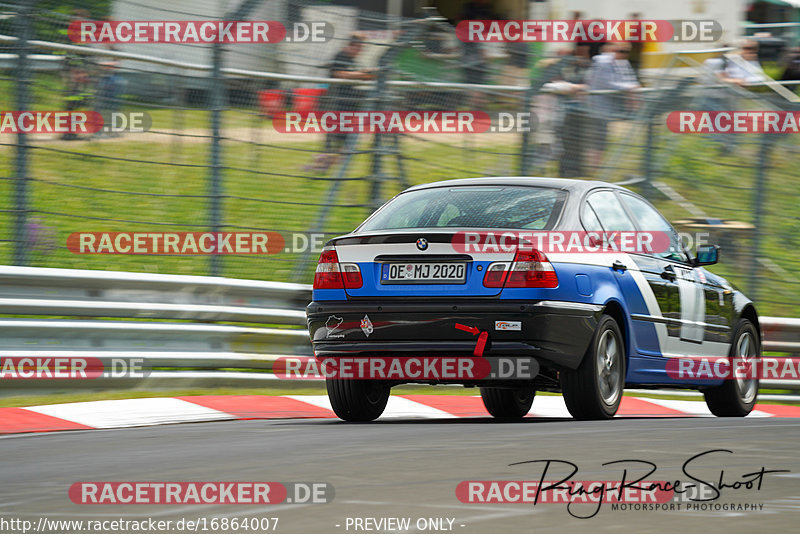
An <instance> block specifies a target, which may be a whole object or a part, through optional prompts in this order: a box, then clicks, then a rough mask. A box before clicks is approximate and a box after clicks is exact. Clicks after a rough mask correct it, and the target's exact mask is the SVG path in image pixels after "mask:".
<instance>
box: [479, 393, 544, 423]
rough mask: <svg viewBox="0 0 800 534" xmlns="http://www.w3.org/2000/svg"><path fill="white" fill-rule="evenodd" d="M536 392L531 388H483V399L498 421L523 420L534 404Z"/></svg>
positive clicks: (487, 409)
mask: <svg viewBox="0 0 800 534" xmlns="http://www.w3.org/2000/svg"><path fill="white" fill-rule="evenodd" d="M535 396H536V390H535V389H533V388H532V387H531V388H513V389H512V388H481V399H483V405H484V406H485V407H486V411H488V412H489V413H490V414H492V416H494V417H496V418H498V419H522V418H523V417H525V416H526V415H527V414H528V412H529V411H531V405H532V404H533V398H534V397H535Z"/></svg>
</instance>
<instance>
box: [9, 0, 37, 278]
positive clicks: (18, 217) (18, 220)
mask: <svg viewBox="0 0 800 534" xmlns="http://www.w3.org/2000/svg"><path fill="white" fill-rule="evenodd" d="M34 2H35V0H24V1H23V2H21V5H20V10H19V13H18V16H17V21H16V22H17V24H16V30H17V37H18V38H19V40H18V41H17V46H16V47H15V48H16V52H17V68H16V73H15V78H16V80H17V83H16V107H17V110H19V111H24V110H27V109H30V107H31V106H30V96H29V95H30V81H31V80H30V74H31V73H30V65H29V64H28V40H29V39H30V38H31V8H32V7H33V3H34ZM28 204H29V199H28V139H27V136H26V134H25V132H23V131H20V132H19V133H17V145H16V169H15V172H14V211H15V217H14V258H13V261H14V265H28V261H29V256H28V250H27V247H28V243H27V234H28V210H29V205H28Z"/></svg>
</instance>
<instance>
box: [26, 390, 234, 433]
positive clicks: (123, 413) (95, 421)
mask: <svg viewBox="0 0 800 534" xmlns="http://www.w3.org/2000/svg"><path fill="white" fill-rule="evenodd" d="M24 409H25V410H30V411H32V412H36V413H40V414H44V415H49V416H51V417H58V418H59V419H65V420H67V421H72V422H74V423H79V424H81V425H86V426H90V427H94V428H122V427H131V426H150V425H163V424H167V423H189V422H195V421H220V420H226V419H236V417H235V416H233V415H231V414H228V413H225V412H220V411H219V410H213V409H211V408H206V407H204V406H200V405H199V404H194V403H192V402H186V401H184V400H181V399H174V398H169V397H162V398H148V399H127V400H105V401H91V402H78V403H72V404H50V405H47V406H34V407H31V408H24Z"/></svg>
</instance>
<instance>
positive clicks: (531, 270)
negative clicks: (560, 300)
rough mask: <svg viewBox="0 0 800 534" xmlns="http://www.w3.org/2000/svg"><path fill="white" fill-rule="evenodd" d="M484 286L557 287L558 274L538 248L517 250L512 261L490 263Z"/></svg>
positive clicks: (484, 278)
mask: <svg viewBox="0 0 800 534" xmlns="http://www.w3.org/2000/svg"><path fill="white" fill-rule="evenodd" d="M483 285H484V287H502V288H509V287H545V288H547V287H557V286H558V276H556V271H555V269H553V265H552V264H551V263H550V261H549V260H548V259H547V256H545V255H544V254H543V253H542V252H540V251H538V250H531V251H525V252H523V251H517V254H516V256H514V261H513V262H512V263H510V264H509V263H508V262H497V263H492V264H490V265H489V268H488V269H486V274H485V275H484V277H483Z"/></svg>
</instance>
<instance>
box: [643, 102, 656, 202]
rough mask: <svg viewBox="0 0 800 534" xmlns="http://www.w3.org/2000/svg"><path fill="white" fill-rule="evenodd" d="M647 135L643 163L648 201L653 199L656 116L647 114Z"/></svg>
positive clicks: (645, 195) (644, 185)
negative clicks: (654, 123)
mask: <svg viewBox="0 0 800 534" xmlns="http://www.w3.org/2000/svg"><path fill="white" fill-rule="evenodd" d="M645 120H646V121H647V133H646V135H645V146H644V158H643V161H642V174H643V175H644V184H643V188H642V189H643V191H642V192H643V193H644V197H645V198H647V199H652V197H653V153H654V151H655V128H654V125H653V121H654V120H655V116H654V115H650V114H647V116H646V119H645Z"/></svg>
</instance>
